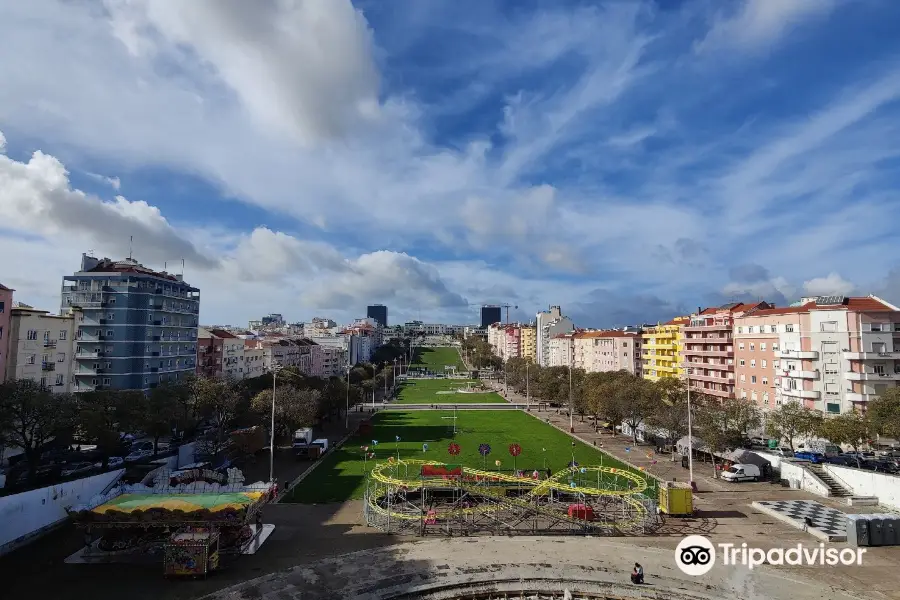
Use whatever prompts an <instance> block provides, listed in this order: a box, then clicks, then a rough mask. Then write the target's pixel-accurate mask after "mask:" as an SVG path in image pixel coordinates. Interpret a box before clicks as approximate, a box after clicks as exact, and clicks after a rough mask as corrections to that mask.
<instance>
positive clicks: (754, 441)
mask: <svg viewBox="0 0 900 600" xmlns="http://www.w3.org/2000/svg"><path fill="white" fill-rule="evenodd" d="M767 443H768V440H766V438H761V437H752V438H750V445H751V446H765V445H766V444H767Z"/></svg>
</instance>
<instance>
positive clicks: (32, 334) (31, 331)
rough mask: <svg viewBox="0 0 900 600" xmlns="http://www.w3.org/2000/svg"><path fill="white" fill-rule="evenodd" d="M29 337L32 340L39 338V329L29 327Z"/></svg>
mask: <svg viewBox="0 0 900 600" xmlns="http://www.w3.org/2000/svg"><path fill="white" fill-rule="evenodd" d="M27 339H29V340H31V341H34V340H36V339H37V330H36V329H29V330H28V338H27Z"/></svg>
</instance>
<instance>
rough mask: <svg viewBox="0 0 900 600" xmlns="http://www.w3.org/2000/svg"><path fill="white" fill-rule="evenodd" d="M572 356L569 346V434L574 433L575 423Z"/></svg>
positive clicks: (573, 361)
mask: <svg viewBox="0 0 900 600" xmlns="http://www.w3.org/2000/svg"><path fill="white" fill-rule="evenodd" d="M572 343H574V342H572V341H571V340H570V344H572ZM573 354H574V348H572V346H571V345H570V346H569V433H575V422H574V421H573V420H572V419H573V417H574V414H575V411H574V410H573V408H574V404H573V403H572V366H573V365H574V363H575V360H574V359H575V357H574V356H573Z"/></svg>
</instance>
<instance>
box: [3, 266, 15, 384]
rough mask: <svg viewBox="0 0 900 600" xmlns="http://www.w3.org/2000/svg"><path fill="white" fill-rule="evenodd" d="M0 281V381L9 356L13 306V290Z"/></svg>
mask: <svg viewBox="0 0 900 600" xmlns="http://www.w3.org/2000/svg"><path fill="white" fill-rule="evenodd" d="M14 291H15V290H12V289H10V288H8V287H6V286H5V285H3V284H2V283H0V383H3V381H5V380H6V363H7V359H8V357H9V344H10V342H9V337H10V327H9V317H10V313H11V312H12V307H13V292H14Z"/></svg>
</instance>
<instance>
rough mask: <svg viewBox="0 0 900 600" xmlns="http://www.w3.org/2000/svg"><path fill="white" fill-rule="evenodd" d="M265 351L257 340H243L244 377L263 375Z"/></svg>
mask: <svg viewBox="0 0 900 600" xmlns="http://www.w3.org/2000/svg"><path fill="white" fill-rule="evenodd" d="M265 359H266V349H265V348H264V347H263V343H262V342H260V341H259V340H244V377H245V378H247V379H249V378H251V377H259V376H260V375H265V373H266V369H265Z"/></svg>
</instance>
